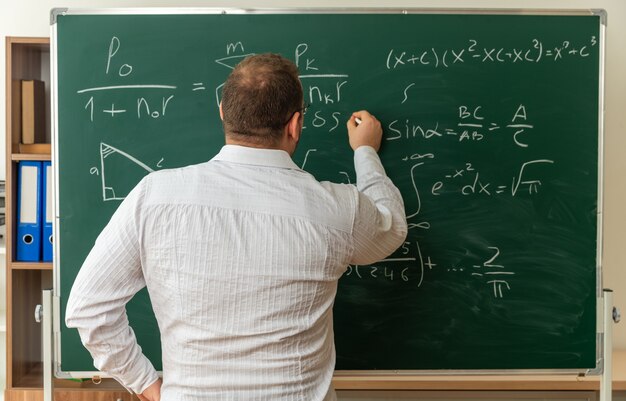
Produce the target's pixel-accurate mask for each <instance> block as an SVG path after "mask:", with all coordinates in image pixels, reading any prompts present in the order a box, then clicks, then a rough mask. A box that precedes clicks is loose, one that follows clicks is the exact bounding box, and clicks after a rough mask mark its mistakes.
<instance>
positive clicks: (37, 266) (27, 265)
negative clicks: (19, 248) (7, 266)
mask: <svg viewBox="0 0 626 401" xmlns="http://www.w3.org/2000/svg"><path fill="white" fill-rule="evenodd" d="M11 269H12V270H52V263H51V262H11Z"/></svg>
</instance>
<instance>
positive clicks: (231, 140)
mask: <svg viewBox="0 0 626 401" xmlns="http://www.w3.org/2000/svg"><path fill="white" fill-rule="evenodd" d="M226 145H237V146H245V147H248V148H256V149H272V150H283V151H285V152H287V153H289V154H290V155H291V153H290V151H289V149H288V148H287V147H285V146H282V145H283V144H282V143H278V144H269V143H256V142H249V141H241V140H237V139H234V138H232V137H229V136H228V135H226Z"/></svg>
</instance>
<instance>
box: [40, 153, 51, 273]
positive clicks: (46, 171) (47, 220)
mask: <svg viewBox="0 0 626 401" xmlns="http://www.w3.org/2000/svg"><path fill="white" fill-rule="evenodd" d="M42 184H43V185H42V190H41V201H42V202H41V209H42V212H41V217H42V222H41V226H42V236H41V247H42V255H43V256H42V260H43V261H44V262H52V219H53V216H54V210H52V163H51V162H43V170H42Z"/></svg>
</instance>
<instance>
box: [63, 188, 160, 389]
mask: <svg viewBox="0 0 626 401" xmlns="http://www.w3.org/2000/svg"><path fill="white" fill-rule="evenodd" d="M143 188H144V181H142V182H141V183H140V184H139V185H137V187H135V189H133V190H132V191H131V193H130V194H129V195H128V196H127V197H126V199H125V200H124V201H123V202H122V204H121V205H120V206H119V207H118V209H117V211H116V212H115V213H114V215H113V217H112V218H111V221H109V223H108V224H107V226H106V227H105V228H104V230H103V231H102V233H101V234H100V235H99V236H98V239H97V240H96V243H95V245H94V247H93V248H92V250H91V252H90V253H89V255H88V256H87V259H86V260H85V262H84V263H83V266H82V267H81V269H80V272H79V273H78V276H77V277H76V281H74V285H73V287H72V291H71V293H70V297H69V300H68V305H67V309H66V313H65V323H66V325H67V327H70V328H77V329H78V332H79V334H80V338H81V340H82V342H83V344H84V345H85V348H87V350H89V352H90V353H91V356H92V357H93V359H94V366H95V367H96V368H97V369H99V370H100V371H102V372H104V373H106V374H108V375H110V376H112V377H113V378H115V379H116V380H117V381H119V382H120V383H121V384H122V385H124V386H125V387H126V388H128V389H130V390H132V391H133V392H135V393H137V394H141V393H142V392H143V391H144V390H145V389H146V388H148V387H149V386H150V385H152V384H154V383H155V382H157V381H158V376H157V372H156V370H155V369H154V367H153V366H152V364H151V363H150V361H149V360H148V359H147V358H146V357H145V356H144V355H143V353H142V352H141V347H140V346H139V345H138V344H137V340H136V338H135V333H134V332H133V330H132V329H131V328H130V326H129V325H128V317H127V315H126V303H127V302H128V301H129V300H130V299H131V298H132V297H133V296H134V295H135V294H136V293H137V292H138V291H139V290H141V289H142V288H143V287H145V285H146V284H145V280H144V277H143V273H142V270H141V261H140V236H139V208H140V204H141V200H142V198H143Z"/></svg>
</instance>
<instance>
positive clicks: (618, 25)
mask: <svg viewBox="0 0 626 401" xmlns="http://www.w3.org/2000/svg"><path fill="white" fill-rule="evenodd" d="M57 1H58V0H57ZM58 6H63V7H70V8H72V7H74V8H86V7H168V6H170V7H182V6H190V7H246V8H263V7H266V8H267V7H283V8H284V7H382V6H385V7H431V8H432V7H437V8H441V7H456V8H467V7H472V8H503V7H507V8H552V9H556V8H559V9H563V8H604V9H606V10H607V11H608V30H607V51H606V54H607V56H606V75H605V78H606V120H605V124H606V125H605V129H606V132H605V181H604V184H605V185H604V188H605V192H604V212H605V213H604V216H605V218H604V260H603V262H604V283H605V284H604V285H605V287H610V288H612V289H614V290H615V303H616V304H617V305H618V306H621V307H622V310H623V311H624V313H625V314H626V240H625V239H626V224H625V223H626V211H625V210H624V208H623V207H624V206H626V184H625V182H626V178H625V177H626V154H625V153H626V1H624V0H587V1H582V0H570V1H564V0H561V1H558V0H524V1H522V0H508V1H507V0H471V1H470V0H465V1H464V0H440V1H435V0H430V1H424V0H412V1H410V0H404V1H402V0H393V1H389V2H384V1H380V0H379V1H372V0H361V1H358V0H309V1H305V0H257V1H244V0H235V1H225V0H221V1H215V0H213V1H202V0H186V1H181V2H176V1H174V0H169V1H167V0H152V1H150V0H63V1H62V2H58V3H57V2H53V1H51V0H19V1H18V0H4V1H1V2H0V39H2V41H1V44H0V77H2V78H1V79H0V93H2V94H4V93H5V92H4V91H5V82H4V76H5V49H4V40H3V39H4V36H49V10H50V9H51V8H53V7H58ZM4 107H5V99H4V96H2V95H0V110H1V111H2V112H0V129H1V130H2V131H1V132H4V130H5V115H4V112H3V111H4V109H5V108H4ZM4 147H5V142H4V140H2V141H0V178H4V176H5V171H4V166H5V163H4V155H5V152H4ZM622 247H624V249H622ZM622 250H624V251H625V252H622ZM625 320H626V319H625ZM614 338H615V346H616V348H620V349H626V321H625V322H623V323H621V324H619V325H617V326H616V330H615V332H614Z"/></svg>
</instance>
